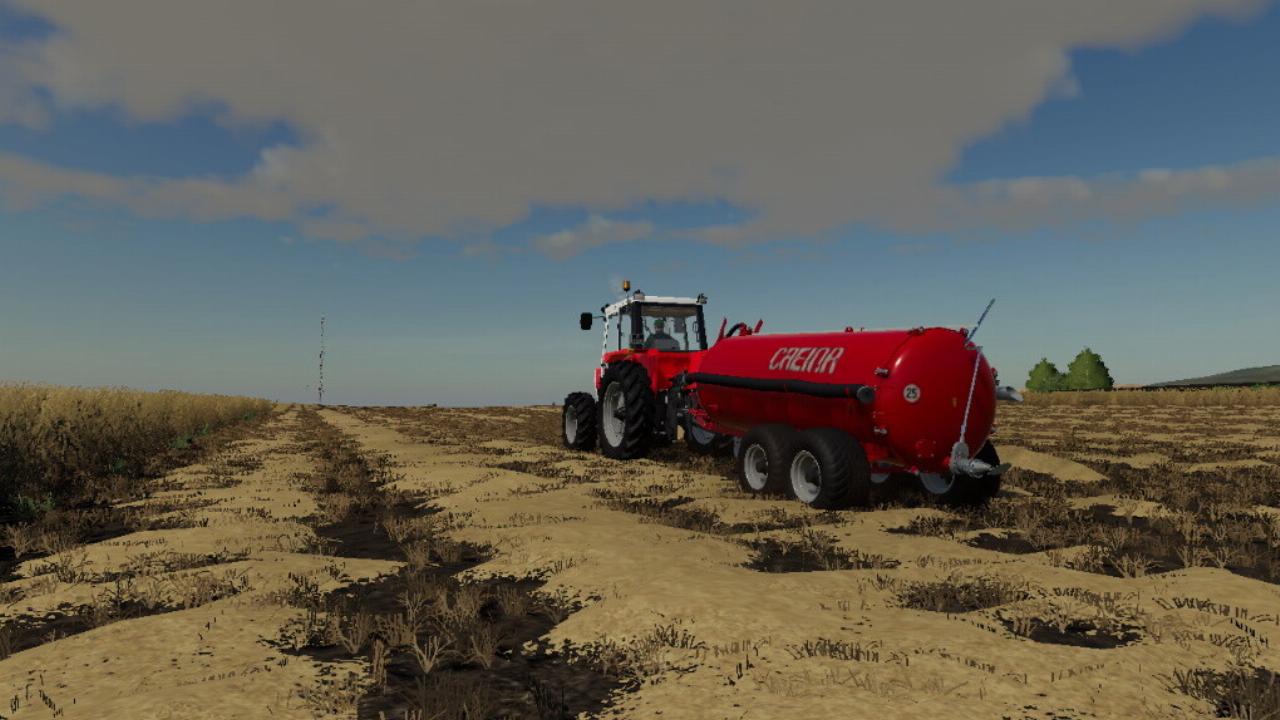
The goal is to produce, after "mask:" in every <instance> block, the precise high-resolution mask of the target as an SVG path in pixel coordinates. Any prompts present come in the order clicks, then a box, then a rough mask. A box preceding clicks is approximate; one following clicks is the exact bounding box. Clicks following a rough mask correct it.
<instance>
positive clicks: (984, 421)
mask: <svg viewBox="0 0 1280 720" xmlns="http://www.w3.org/2000/svg"><path fill="white" fill-rule="evenodd" d="M629 289H630V288H629V287H628V286H627V285H626V284H624V291H625V290H629ZM705 301H706V298H705V297H703V296H701V295H700V296H698V298H697V299H692V300H691V299H686V298H667V297H664V298H654V297H646V296H645V295H644V294H643V293H641V292H639V291H637V292H636V293H634V294H633V295H630V296H628V297H627V298H626V299H624V300H622V301H619V302H617V303H614V304H613V305H609V306H606V307H604V308H601V312H602V313H603V318H604V321H605V326H606V327H605V349H604V353H603V355H602V357H601V363H600V368H599V369H597V370H596V377H595V380H596V391H597V395H596V397H593V396H592V395H590V394H588V393H572V394H570V395H569V396H568V397H567V398H566V399H565V405H564V442H565V445H566V446H568V447H570V448H575V449H579V450H590V449H592V448H593V447H594V446H595V443H596V439H597V436H598V438H599V443H600V446H601V449H602V450H603V451H604V454H605V455H607V456H609V457H613V458H620V459H626V458H634V457H639V456H641V455H643V454H644V453H645V452H646V451H647V450H648V448H649V447H650V446H651V445H652V444H653V443H655V442H670V441H671V440H673V439H674V438H675V436H676V432H677V428H680V427H683V429H684V431H685V437H686V441H687V442H688V443H689V446H690V447H691V448H693V449H694V450H697V451H699V452H711V451H715V450H716V449H718V448H723V447H726V446H728V445H730V444H732V446H733V449H734V456H735V458H736V461H737V469H738V476H739V483H740V484H741V486H742V488H743V489H744V490H746V491H748V492H751V493H770V494H782V493H785V494H788V495H791V496H792V497H795V498H797V499H799V500H800V501H802V502H804V503H806V504H808V505H810V506H813V507H818V508H842V507H848V506H851V505H865V504H866V503H867V502H868V501H869V497H870V491H871V486H872V485H874V484H878V483H883V482H885V481H886V480H887V479H888V478H889V477H891V476H893V475H900V474H909V475H912V476H915V477H918V478H919V480H920V482H921V484H922V485H923V486H924V488H925V490H927V491H928V492H930V493H931V494H933V495H935V496H938V497H939V498H940V499H942V500H945V501H948V502H957V503H973V502H982V501H985V500H986V499H988V498H990V497H991V496H993V495H995V494H996V492H998V490H999V488H1000V475H1001V474H1002V473H1003V472H1004V470H1005V469H1006V468H1007V467H1008V466H1007V465H1002V464H1001V463H1000V459H999V456H998V455H997V454H996V450H995V447H994V446H992V445H991V443H990V441H989V439H988V438H989V436H990V435H991V433H992V431H993V430H994V421H995V407H996V401H997V400H998V399H1005V400H1013V401H1021V400H1022V398H1021V396H1020V395H1019V394H1018V393H1017V392H1016V391H1015V390H1014V389H1013V388H1008V387H998V386H997V377H996V372H995V370H994V369H992V368H991V367H990V366H989V365H988V364H987V361H986V358H985V357H984V356H983V354H982V348H981V347H979V346H977V345H975V344H974V343H973V337H974V335H975V334H976V333H977V330H978V327H979V326H981V324H982V320H983V319H984V318H985V317H986V314H987V312H986V311H984V312H983V313H982V317H980V318H979V319H978V322H977V323H976V324H975V325H974V327H973V329H972V330H966V329H965V328H944V327H930V328H925V327H917V328H912V329H909V330H877V331H864V330H854V328H852V327H846V328H845V329H844V331H843V332H832V333H805V334H768V335H761V334H759V329H760V323H757V324H756V326H755V327H754V328H751V327H748V326H746V325H744V324H742V323H739V324H737V325H735V326H734V327H733V328H732V329H730V330H729V332H727V333H726V332H725V331H724V323H722V324H721V329H720V336H719V338H718V339H717V341H716V344H715V345H714V346H713V347H711V348H708V347H707V341H706V333H705V329H704V324H703V312H702V306H703V304H704V303H705ZM994 302H995V301H994V300H993V301H992V303H994ZM990 308H991V305H990V304H988V305H987V310H990ZM593 319H594V316H593V315H592V314H591V313H583V315H582V319H581V325H582V327H583V329H589V328H590V327H591V321H592V320H593ZM615 321H616V326H617V330H618V347H617V349H616V350H612V351H611V350H609V347H608V342H609V330H610V324H611V323H614V322H615ZM668 322H671V323H672V324H671V328H672V329H673V330H674V331H675V335H674V336H673V335H671V334H670V333H667V332H666V329H667V323H668ZM628 325H629V327H626V328H625V329H626V330H629V335H628V338H629V345H628V347H625V348H624V347H622V337H623V332H624V326H628ZM691 329H692V334H690V330H691Z"/></svg>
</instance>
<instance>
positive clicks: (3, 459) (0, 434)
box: [0, 385, 271, 514]
mask: <svg viewBox="0 0 1280 720" xmlns="http://www.w3.org/2000/svg"><path fill="white" fill-rule="evenodd" d="M270 409H271V403H270V402H269V401H267V400H257V399H253V398H243V397H228V396H223V395H193V394H190V393H183V392H177V391H172V390H164V391H161V392H141V391H134V390H126V389H118V388H66V387H55V386H48V385H0V504H2V505H3V509H4V510H6V511H7V512H9V513H23V514H31V513H33V512H36V513H38V512H39V510H40V509H41V508H48V507H51V506H52V504H54V503H55V502H58V501H61V500H65V499H69V498H76V499H79V496H80V495H81V494H83V491H84V490H85V488H86V487H87V486H88V485H89V484H90V482H91V481H93V480H94V479H98V478H104V477H109V476H110V477H123V478H137V477H141V476H142V475H143V474H144V473H145V471H146V470H147V467H148V465H149V463H151V462H152V461H153V460H154V459H156V458H157V457H158V456H160V455H162V454H164V453H165V452H166V451H169V450H171V449H178V448H183V447H186V446H188V445H189V444H191V442H192V440H193V439H194V438H198V437H200V436H202V435H206V434H208V433H210V432H212V431H213V430H216V429H218V428H220V427H223V426H226V425H230V424H232V423H236V422H239V421H243V420H247V419H249V418H252V417H254V416H257V415H262V414H264V413H266V412H268V411H269V410H270Z"/></svg>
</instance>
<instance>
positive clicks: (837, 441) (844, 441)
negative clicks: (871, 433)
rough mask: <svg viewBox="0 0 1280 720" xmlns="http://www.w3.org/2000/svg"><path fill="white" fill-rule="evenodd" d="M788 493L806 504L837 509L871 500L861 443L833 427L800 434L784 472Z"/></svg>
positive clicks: (869, 470) (866, 466)
mask: <svg viewBox="0 0 1280 720" xmlns="http://www.w3.org/2000/svg"><path fill="white" fill-rule="evenodd" d="M788 480H789V481H790V482H789V485H788V487H789V490H790V492H791V495H792V496H793V497H795V498H796V499H797V500H799V501H800V502H802V503H804V504H806V505H808V506H809V507H814V508H819V509H823V510H838V509H840V508H846V507H850V506H852V505H859V506H865V505H867V504H869V503H870V500H871V464H870V463H868V462H867V454H866V452H865V451H863V449H862V445H861V443H859V442H858V441H857V440H854V439H853V438H852V437H851V436H850V435H849V434H848V433H846V432H844V431H842V430H837V429H835V428H814V429H813V430H806V431H804V432H802V433H800V442H799V444H798V446H797V448H796V454H795V457H794V458H793V459H792V461H791V466H790V468H789V472H788Z"/></svg>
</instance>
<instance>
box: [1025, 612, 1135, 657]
mask: <svg viewBox="0 0 1280 720" xmlns="http://www.w3.org/2000/svg"><path fill="white" fill-rule="evenodd" d="M1002 623H1003V624H1004V626H1005V627H1006V628H1008V629H1009V631H1010V632H1012V633H1014V634H1015V635H1019V636H1021V637H1025V638H1027V639H1028V640H1031V641H1032V642H1038V643H1048V644H1052V645H1073V646H1075V647H1083V648H1093V649H1096V650H1112V649H1114V648H1118V647H1122V646H1124V645H1129V644H1131V643H1135V642H1137V641H1139V640H1141V639H1142V632H1141V629H1140V628H1138V627H1137V626H1136V625H1125V624H1107V623H1102V624H1101V626H1099V625H1098V624H1095V623H1094V621H1092V620H1072V621H1071V622H1069V623H1066V624H1058V623H1050V622H1048V621H1045V620H1042V619H1040V618H1029V619H1020V620H1003V621H1002Z"/></svg>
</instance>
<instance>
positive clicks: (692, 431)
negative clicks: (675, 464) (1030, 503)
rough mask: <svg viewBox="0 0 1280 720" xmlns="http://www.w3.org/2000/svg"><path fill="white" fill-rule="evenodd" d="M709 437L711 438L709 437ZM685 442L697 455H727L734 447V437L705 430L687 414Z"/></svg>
mask: <svg viewBox="0 0 1280 720" xmlns="http://www.w3.org/2000/svg"><path fill="white" fill-rule="evenodd" d="M708 438H709V439H708ZM684 444H685V445H686V446H687V447H688V448H689V451H690V452H692V453H694V454H696V455H725V454H728V452H729V448H731V447H733V438H731V437H729V436H727V435H721V434H720V433H714V432H711V431H710V430H703V429H702V426H701V425H698V424H697V423H696V422H694V421H693V418H691V417H689V416H687V415H686V416H685V419H684Z"/></svg>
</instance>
